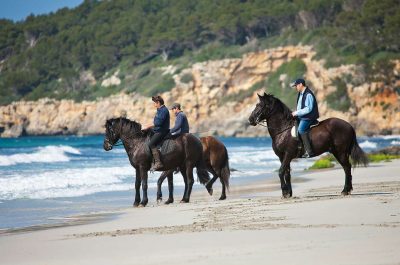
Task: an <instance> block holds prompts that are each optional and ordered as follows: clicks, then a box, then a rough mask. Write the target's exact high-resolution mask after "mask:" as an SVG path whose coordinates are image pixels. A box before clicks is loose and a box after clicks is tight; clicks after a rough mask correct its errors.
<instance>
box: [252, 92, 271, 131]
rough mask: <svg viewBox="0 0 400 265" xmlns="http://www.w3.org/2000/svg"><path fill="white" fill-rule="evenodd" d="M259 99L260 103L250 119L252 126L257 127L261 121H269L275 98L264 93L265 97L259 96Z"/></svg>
mask: <svg viewBox="0 0 400 265" xmlns="http://www.w3.org/2000/svg"><path fill="white" fill-rule="evenodd" d="M257 95H258V94H257ZM258 98H259V100H260V101H259V102H258V103H257V105H256V107H255V109H254V110H253V112H252V113H251V114H250V117H249V123H250V125H252V126H256V125H257V124H258V123H260V122H261V121H263V120H266V119H268V117H269V115H270V114H271V112H272V111H273V109H274V97H273V96H272V95H269V94H267V93H265V92H264V95H262V96H261V95H258Z"/></svg>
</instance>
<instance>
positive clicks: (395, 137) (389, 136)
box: [374, 135, 400, 140]
mask: <svg viewBox="0 0 400 265" xmlns="http://www.w3.org/2000/svg"><path fill="white" fill-rule="evenodd" d="M374 138H381V139H385V140H391V139H400V135H376V136H374Z"/></svg>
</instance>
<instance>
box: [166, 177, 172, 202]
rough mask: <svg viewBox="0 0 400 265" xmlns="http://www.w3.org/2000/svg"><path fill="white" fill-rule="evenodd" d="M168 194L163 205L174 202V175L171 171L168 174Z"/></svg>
mask: <svg viewBox="0 0 400 265" xmlns="http://www.w3.org/2000/svg"><path fill="white" fill-rule="evenodd" d="M168 192H169V197H168V200H167V201H166V202H165V204H170V203H173V202H174V175H173V172H172V171H171V172H170V173H169V174H168Z"/></svg>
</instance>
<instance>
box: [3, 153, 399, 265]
mask: <svg viewBox="0 0 400 265" xmlns="http://www.w3.org/2000/svg"><path fill="white" fill-rule="evenodd" d="M295 175H296V174H295ZM297 175H298V174H297ZM293 182H294V184H293V192H294V197H293V198H291V199H281V192H280V190H279V184H278V181H277V180H274V181H269V182H268V181H264V182H260V183H252V184H250V185H247V186H246V187H232V188H231V193H230V194H228V199H227V200H226V201H218V200H217V199H218V197H219V187H218V186H216V187H215V192H214V196H213V197H208V196H206V194H205V193H206V191H205V190H204V191H198V192H197V194H194V196H193V197H192V202H191V203H189V204H179V203H174V204H173V205H168V206H167V205H157V204H155V203H154V202H152V203H153V204H150V205H149V207H146V208H127V209H125V210H122V211H121V212H119V213H118V215H117V217H116V218H108V219H101V218H100V217H99V216H84V217H82V218H80V219H78V220H72V221H71V223H70V224H71V225H70V226H63V227H52V228H48V227H47V229H43V227H42V228H34V229H33V230H36V231H28V230H20V231H9V232H8V233H3V234H2V235H0V264H2V265H5V264H10V265H11V264H12V265H17V264H40V265H47V264H49V265H50V264H51V265H58V264H71V265H72V264H73V265H77V264H96V265H101V264H107V265H111V264H116V265H123V264H138V265H141V264H174V265H179V264H185V265H186V264H218V265H221V264H282V263H283V264H400V160H396V161H393V162H389V163H379V164H372V165H371V166H370V167H368V168H357V169H355V170H353V187H354V191H353V194H352V195H351V196H346V197H343V196H341V195H340V192H341V190H342V187H343V184H344V172H343V170H342V169H341V168H338V169H333V170H324V171H314V172H307V173H304V174H302V175H301V176H297V177H296V176H295V177H294V178H293ZM180 196H181V194H176V198H175V199H176V200H177V199H178V198H179V197H180ZM106 216H107V215H106ZM93 218H95V219H96V220H99V221H98V222H94V223H93V222H89V223H85V224H80V223H82V222H86V221H87V219H89V220H90V219H93ZM99 218H100V219H99ZM100 220H101V221H100ZM76 223H78V224H80V225H74V224H76Z"/></svg>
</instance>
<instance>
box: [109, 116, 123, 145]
mask: <svg viewBox="0 0 400 265" xmlns="http://www.w3.org/2000/svg"><path fill="white" fill-rule="evenodd" d="M121 130H122V118H119V132H120V133H121ZM110 131H111V133H112V136H113V138H114V136H115V132H114V129H113V128H112V127H111V128H110ZM107 140H108V142H109V143H110V140H109V139H107ZM121 145H124V143H123V142H122V140H121V137H120V138H119V139H118V141H116V142H115V143H114V144H111V146H112V147H114V146H121Z"/></svg>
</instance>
